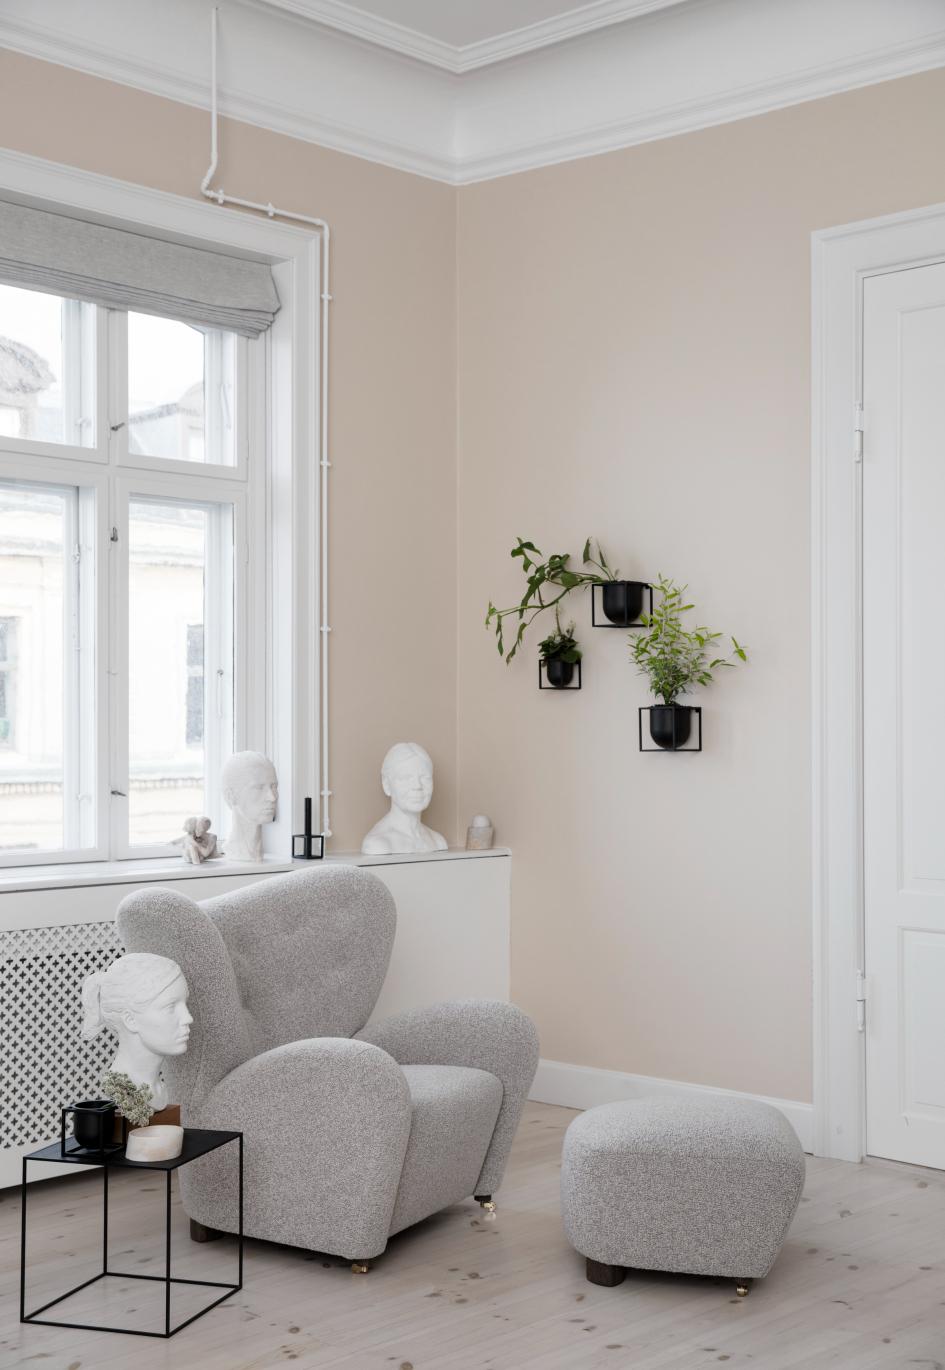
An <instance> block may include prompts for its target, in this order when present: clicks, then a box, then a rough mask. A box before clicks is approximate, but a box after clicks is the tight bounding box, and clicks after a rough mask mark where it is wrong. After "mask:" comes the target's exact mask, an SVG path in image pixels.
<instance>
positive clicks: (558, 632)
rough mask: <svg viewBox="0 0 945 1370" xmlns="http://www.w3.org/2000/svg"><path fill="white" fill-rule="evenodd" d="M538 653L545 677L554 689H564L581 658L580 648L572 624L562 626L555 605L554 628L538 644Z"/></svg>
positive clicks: (569, 682) (572, 677)
mask: <svg viewBox="0 0 945 1370" xmlns="http://www.w3.org/2000/svg"><path fill="white" fill-rule="evenodd" d="M538 653H539V656H540V658H541V660H542V661H543V662H544V663H545V678H546V679H547V681H548V684H549V685H553V686H554V688H555V689H556V690H564V689H567V687H568V686H569V685H570V684H571V681H572V680H573V679H574V668H575V666H576V665H577V663H578V662H579V661H580V660H581V649H580V647H579V646H578V644H577V638H576V637H575V636H574V624H573V623H569V624H568V625H567V627H566V628H562V626H561V620H560V618H559V617H558V607H557V605H556V606H555V628H554V632H552V633H549V634H548V636H547V637H546V638H544V639H543V641H541V642H540V643H539V644H538Z"/></svg>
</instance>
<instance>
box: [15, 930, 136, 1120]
mask: <svg viewBox="0 0 945 1370" xmlns="http://www.w3.org/2000/svg"><path fill="white" fill-rule="evenodd" d="M120 951H121V944H120V943H119V941H118V933H117V929H116V928H115V924H114V923H78V924H70V925H67V926H65V927H56V928H24V929H19V930H12V931H9V932H0V1043H2V1044H3V1054H4V1066H3V1069H2V1070H0V1147H12V1146H17V1147H19V1146H25V1145H28V1144H29V1143H31V1142H45V1141H49V1139H50V1138H52V1137H55V1136H56V1135H57V1134H58V1132H59V1110H60V1109H61V1108H62V1106H63V1105H64V1104H70V1103H74V1102H75V1100H76V1099H83V1098H86V1099H87V1098H95V1097H97V1096H98V1094H99V1080H100V1078H101V1075H102V1072H103V1070H105V1069H106V1068H107V1066H108V1065H109V1063H110V1061H111V1059H112V1057H113V1056H114V1053H115V1041H114V1039H113V1037H112V1035H111V1033H108V1032H105V1033H102V1034H101V1035H100V1036H98V1037H96V1038H94V1039H93V1040H92V1041H91V1042H85V1041H83V1040H82V1037H81V1036H80V1029H81V1026H82V1000H81V988H82V981H83V980H84V979H85V977H86V976H87V975H88V974H89V973H90V972H91V971H93V970H101V969H103V968H104V967H105V966H107V965H109V964H110V963H111V962H112V961H113V960H114V959H115V957H116V956H117V955H118V954H119V953H120Z"/></svg>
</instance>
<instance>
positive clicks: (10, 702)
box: [0, 617, 19, 748]
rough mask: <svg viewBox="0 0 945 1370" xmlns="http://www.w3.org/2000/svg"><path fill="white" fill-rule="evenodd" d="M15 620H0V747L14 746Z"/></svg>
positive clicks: (17, 620) (16, 620)
mask: <svg viewBox="0 0 945 1370" xmlns="http://www.w3.org/2000/svg"><path fill="white" fill-rule="evenodd" d="M18 622H19V619H17V618H12V617H11V618H0V747H9V748H12V747H15V746H16V634H17V624H18Z"/></svg>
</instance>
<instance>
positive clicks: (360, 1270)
mask: <svg viewBox="0 0 945 1370" xmlns="http://www.w3.org/2000/svg"><path fill="white" fill-rule="evenodd" d="M370 1268H371V1262H370V1261H352V1262H351V1273H352V1275H366V1274H367V1273H368V1271H369V1270H370Z"/></svg>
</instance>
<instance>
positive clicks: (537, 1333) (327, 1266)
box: [0, 1104, 945, 1370]
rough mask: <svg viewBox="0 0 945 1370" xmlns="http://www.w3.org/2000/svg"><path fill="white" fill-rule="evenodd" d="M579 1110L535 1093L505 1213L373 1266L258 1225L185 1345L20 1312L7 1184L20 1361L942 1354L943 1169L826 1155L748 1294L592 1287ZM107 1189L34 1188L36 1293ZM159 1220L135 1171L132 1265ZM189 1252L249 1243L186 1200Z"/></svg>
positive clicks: (360, 1368) (93, 1298)
mask: <svg viewBox="0 0 945 1370" xmlns="http://www.w3.org/2000/svg"><path fill="white" fill-rule="evenodd" d="M572 1116H573V1114H572V1113H570V1112H569V1111H568V1110H566V1109H562V1108H552V1107H550V1106H547V1105H542V1104H531V1105H529V1106H528V1109H527V1112H526V1114H525V1118H524V1120H523V1123H522V1127H521V1131H520V1133H519V1137H518V1140H517V1142H516V1145H515V1151H514V1155H513V1162H512V1165H511V1167H510V1171H509V1174H508V1176H507V1178H506V1183H505V1186H504V1188H503V1190H502V1192H501V1194H500V1195H499V1196H498V1202H499V1214H498V1216H497V1217H496V1218H495V1219H493V1220H489V1219H487V1218H485V1217H484V1216H482V1215H481V1214H480V1210H479V1209H478V1207H476V1206H475V1205H474V1204H473V1203H471V1202H470V1203H467V1204H462V1205H459V1206H457V1207H456V1208H453V1209H451V1210H449V1211H448V1212H446V1213H443V1214H440V1215H439V1216H438V1217H436V1218H434V1219H431V1220H429V1221H428V1222H426V1223H424V1224H422V1225H421V1226H420V1227H419V1228H415V1229H413V1230H412V1231H411V1232H408V1233H404V1234H403V1235H401V1236H400V1237H397V1238H395V1239H394V1241H392V1243H391V1245H390V1247H389V1249H388V1251H387V1254H386V1255H385V1257H384V1258H383V1260H382V1261H380V1262H379V1263H378V1265H377V1266H376V1267H375V1269H374V1270H373V1271H372V1272H371V1273H370V1274H369V1275H367V1276H358V1275H352V1274H351V1273H350V1272H349V1270H348V1268H347V1267H342V1266H341V1265H340V1264H338V1263H337V1262H335V1261H332V1260H330V1259H329V1258H327V1257H320V1256H313V1255H311V1254H306V1253H305V1252H302V1251H297V1250H293V1249H290V1248H284V1247H277V1246H269V1245H266V1244H264V1243H259V1242H250V1243H248V1244H247V1259H246V1287H245V1289H244V1290H243V1292H242V1293H241V1294H240V1295H237V1296H235V1297H234V1298H233V1299H232V1300H230V1301H229V1302H228V1303H225V1304H222V1305H221V1306H220V1307H219V1308H217V1309H215V1310H214V1311H213V1312H211V1313H209V1314H208V1315H207V1316H206V1318H204V1319H202V1320H201V1321H200V1322H197V1323H194V1324H193V1325H192V1326H191V1327H189V1328H187V1329H186V1330H184V1331H182V1332H181V1333H180V1334H179V1335H178V1336H177V1337H174V1338H173V1339H172V1340H171V1341H169V1342H164V1341H153V1340H150V1339H148V1338H143V1337H129V1336H116V1335H112V1334H104V1333H97V1332H67V1331H63V1330H58V1329H54V1328H42V1327H25V1328H24V1327H20V1326H19V1324H18V1323H17V1322H16V1316H17V1313H16V1297H15V1295H16V1284H17V1271H18V1261H19V1196H18V1194H17V1193H16V1192H14V1191H10V1190H7V1191H4V1192H3V1193H2V1197H0V1299H2V1302H0V1316H2V1318H3V1321H2V1324H0V1365H2V1366H3V1367H7V1366H14V1365H17V1366H19V1365H23V1366H35V1367H37V1370H39V1367H43V1370H46V1368H47V1367H48V1370H93V1368H94V1370H99V1368H101V1370H124V1368H125V1367H129V1370H131V1368H132V1367H133V1370H153V1368H155V1367H175V1370H180V1367H192V1366H193V1367H197V1366H199V1367H200V1370H256V1368H257V1367H267V1366H282V1365H288V1364H289V1363H292V1364H293V1365H294V1366H297V1367H298V1370H303V1368H304V1367H309V1366H311V1367H318V1368H319V1370H321V1368H322V1367H334V1368H335V1370H480V1368H481V1370H594V1367H626V1366H632V1367H634V1370H690V1367H696V1366H712V1365H717V1364H718V1363H720V1362H724V1363H727V1365H728V1366H730V1367H733V1368H734V1367H737V1366H753V1367H758V1368H760V1370H789V1368H790V1370H801V1368H802V1367H804V1370H820V1368H821V1367H826V1366H841V1367H849V1370H874V1368H875V1367H903V1370H905V1368H906V1367H909V1368H910V1370H911V1368H912V1367H925V1368H926V1370H943V1367H945V1174H941V1173H939V1172H937V1171H922V1170H916V1169H912V1168H910V1167H907V1166H899V1165H893V1164H890V1163H886V1162H873V1163H870V1164H867V1165H864V1166H853V1165H846V1164H844V1163H842V1162H839V1161H822V1160H809V1161H808V1180H807V1187H806V1191H805V1197H804V1200H803V1202H802V1204H801V1208H800V1211H799V1212H798V1215H797V1218H796V1220H795V1223H794V1227H793V1229H792V1231H791V1234H790V1237H789V1239H788V1242H787V1245H786V1247H785V1249H784V1251H783V1252H782V1255H781V1257H780V1259H779V1261H778V1263H777V1265H776V1266H775V1268H774V1270H773V1271H772V1273H771V1275H769V1277H768V1279H767V1280H765V1281H762V1282H759V1283H757V1284H756V1285H755V1286H754V1288H753V1290H752V1293H751V1295H750V1297H749V1298H747V1299H735V1298H734V1291H733V1289H732V1286H731V1285H730V1284H728V1283H727V1282H724V1281H715V1280H708V1279H705V1280H703V1279H694V1278H687V1277H674V1276H670V1275H647V1274H631V1275H629V1276H628V1277H627V1280H626V1281H625V1283H624V1284H623V1285H621V1286H619V1287H618V1288H616V1289H600V1288H595V1287H594V1286H593V1285H589V1284H587V1283H586V1282H585V1280H584V1271H583V1262H582V1261H581V1259H580V1258H579V1257H578V1256H577V1255H576V1254H575V1253H574V1252H573V1251H571V1250H570V1249H569V1248H568V1246H567V1245H566V1244H565V1242H564V1239H563V1237H562V1232H561V1223H560V1219H559V1213H558V1194H557V1190H558V1161H559V1156H560V1149H561V1138H562V1134H563V1132H564V1129H565V1127H566V1126H567V1124H568V1122H569V1121H570V1119H571V1117H572ZM286 1182H287V1183H291V1177H290V1176H287V1177H286ZM161 1183H163V1182H161ZM99 1185H100V1181H98V1180H97V1177H95V1176H83V1177H81V1178H78V1179H75V1180H72V1179H68V1180H64V1181H55V1182H52V1183H47V1184H45V1185H41V1186H39V1187H38V1188H36V1189H34V1190H33V1191H32V1193H31V1198H30V1234H31V1239H32V1247H31V1257H30V1259H31V1271H32V1272H33V1273H34V1274H35V1279H36V1284H35V1289H36V1295H35V1298H34V1301H33V1302H32V1303H31V1304H30V1306H31V1307H35V1306H36V1305H37V1303H38V1302H39V1301H40V1299H41V1297H42V1295H43V1293H44V1292H45V1290H46V1289H47V1288H48V1289H49V1291H50V1292H49V1293H47V1294H46V1297H47V1298H48V1297H52V1295H53V1293H55V1292H58V1290H59V1289H62V1288H64V1287H67V1286H68V1284H69V1283H78V1281H79V1280H80V1279H81V1278H83V1277H84V1274H85V1273H89V1274H90V1273H92V1270H93V1269H94V1258H95V1255H96V1252H95V1250H94V1234H95V1233H97V1232H98V1230H99V1229H98V1222H99V1213H100V1197H99V1195H100V1190H99ZM161 1221H162V1190H161V1189H160V1188H159V1187H158V1180H157V1178H156V1177H154V1176H151V1175H146V1176H142V1175H138V1174H134V1173H132V1172H124V1173H120V1172H119V1175H118V1177H116V1181H115V1183H114V1191H113V1203H112V1224H111V1227H112V1233H113V1238H114V1240H113V1245H112V1251H113V1256H112V1259H113V1262H116V1263H117V1258H118V1256H119V1253H120V1258H121V1260H122V1261H123V1262H124V1263H125V1264H124V1265H123V1267H122V1268H124V1269H125V1270H132V1269H139V1270H145V1271H147V1270H153V1271H159V1270H160V1269H161V1260H162V1256H161V1252H160V1244H159V1242H158V1241H157V1234H156V1232H152V1234H151V1237H150V1239H148V1238H143V1234H144V1233H146V1232H147V1230H148V1227H149V1225H150V1224H153V1226H154V1228H159V1227H160V1224H161ZM86 1257H87V1260H86V1263H85V1264H83V1259H84V1258H86ZM174 1262H175V1264H178V1269H177V1270H175V1273H180V1274H185V1273H191V1274H192V1275H193V1276H194V1277H196V1278H206V1279H215V1278H224V1279H225V1278H227V1277H228V1264H227V1263H228V1262H230V1263H235V1262H234V1248H233V1245H232V1243H231V1242H229V1241H225V1242H216V1243H214V1244H213V1245H211V1246H202V1247H197V1246H194V1245H193V1244H192V1243H191V1242H190V1241H189V1239H188V1236H187V1230H186V1222H185V1219H184V1215H183V1213H182V1212H179V1211H178V1212H176V1214H175V1250H174ZM229 1268H232V1264H231V1265H230V1266H229ZM57 1277H58V1278H59V1279H60V1280H61V1281H62V1283H60V1284H59V1285H58V1286H55V1285H54V1284H53V1283H52V1281H53V1280H54V1279H55V1278H57ZM162 1288H163V1286H161V1285H158V1284H154V1285H149V1284H148V1283H146V1282H143V1281H132V1282H129V1281H124V1282H118V1281H116V1282H115V1287H114V1289H113V1290H112V1291H111V1293H110V1295H108V1296H107V1301H106V1299H105V1296H103V1295H102V1293H101V1292H100V1291H101V1289H102V1286H101V1285H98V1286H93V1288H92V1290H91V1291H90V1292H89V1293H88V1294H86V1295H82V1296H77V1297H78V1298H79V1299H84V1300H85V1303H84V1309H83V1311H84V1312H85V1313H86V1314H87V1315H91V1314H93V1313H98V1315H100V1316H102V1315H104V1316H105V1317H108V1318H110V1319H111V1320H115V1321H117V1320H119V1319H120V1317H121V1316H122V1315H124V1316H126V1317H127V1316H130V1317H135V1316H136V1317H138V1318H144V1317H145V1316H147V1314H148V1312H149V1310H150V1307H151V1305H148V1298H151V1297H155V1296H156V1295H155V1293H154V1291H158V1293H159V1292H160V1291H161V1290H162ZM184 1306H185V1304H184V1303H183V1302H182V1303H181V1304H180V1305H179V1307H180V1308H181V1309H183V1308H184ZM130 1309H134V1310H135V1312H134V1313H129V1311H128V1310H130ZM50 1316H52V1314H51V1315H50ZM90 1320H92V1319H91V1317H90ZM151 1325H152V1326H153V1325H156V1324H155V1323H153V1322H152V1324H151Z"/></svg>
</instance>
